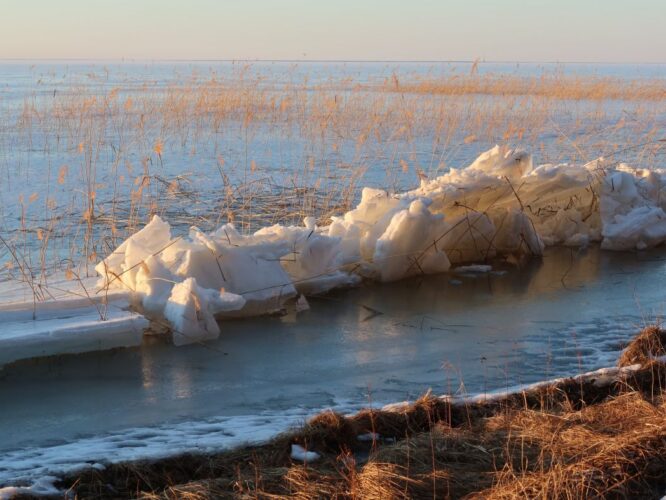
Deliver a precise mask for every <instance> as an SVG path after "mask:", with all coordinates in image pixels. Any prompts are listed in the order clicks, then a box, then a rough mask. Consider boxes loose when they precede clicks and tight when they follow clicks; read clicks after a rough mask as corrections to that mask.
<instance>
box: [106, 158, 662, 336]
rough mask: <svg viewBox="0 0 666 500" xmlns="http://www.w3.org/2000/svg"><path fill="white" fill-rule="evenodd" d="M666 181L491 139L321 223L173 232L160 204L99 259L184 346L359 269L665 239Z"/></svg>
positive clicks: (409, 267) (376, 275)
mask: <svg viewBox="0 0 666 500" xmlns="http://www.w3.org/2000/svg"><path fill="white" fill-rule="evenodd" d="M665 189H666V173H665V171H664V170H644V169H633V168H631V167H629V166H627V165H624V164H620V165H608V166H607V165H606V162H605V161H604V160H603V159H598V160H595V161H593V162H590V163H587V164H585V165H569V164H559V165H553V164H545V165H539V166H534V165H533V162H532V157H531V156H530V155H529V154H527V153H526V152H524V151H521V150H515V149H510V148H508V147H500V146H495V147H494V148H492V149H490V150H489V151H486V152H485V153H483V154H482V155H480V156H479V157H478V158H477V159H476V160H475V161H474V162H473V163H472V164H471V165H469V166H468V167H466V168H461V169H451V170H450V171H449V172H448V173H446V174H444V175H442V176H440V177H437V178H435V179H432V180H428V179H422V181H421V185H420V186H419V187H418V188H416V189H414V190H411V191H408V192H405V193H401V194H392V193H389V192H387V191H384V190H379V189H372V188H364V189H363V190H362V194H361V201H360V203H359V204H358V206H357V207H356V208H354V209H353V210H350V211H349V212H347V213H345V214H343V215H341V216H337V217H332V220H331V223H330V224H329V225H327V226H317V225H316V223H315V220H314V219H313V218H311V217H308V218H306V219H305V220H304V224H303V226H299V227H297V226H282V225H273V226H270V227H266V228H263V229H260V230H259V231H256V232H255V233H253V234H248V235H245V234H241V233H239V232H238V231H237V230H236V228H235V227H234V226H233V224H225V225H223V226H222V227H220V228H219V229H217V230H216V231H214V232H212V233H209V234H206V233H204V232H202V231H200V230H199V229H197V228H192V229H191V231H190V233H189V235H188V236H187V237H184V238H173V237H172V235H171V230H170V226H169V224H168V223H167V222H165V221H163V220H162V219H160V218H159V217H158V216H155V217H154V218H153V220H152V221H151V222H150V223H149V224H148V225H147V226H146V227H144V228H143V229H142V230H141V231H139V232H137V233H136V234H134V235H133V236H131V237H130V238H129V239H128V240H126V241H125V242H124V243H123V244H122V245H121V246H120V247H118V249H117V250H116V251H115V252H113V253H112V254H111V255H110V256H109V257H107V258H106V259H105V260H104V261H102V262H101V263H100V264H99V265H98V266H97V268H96V269H97V271H98V273H99V274H100V275H101V281H100V283H99V286H100V287H102V288H105V289H109V288H112V289H113V288H121V289H127V290H130V291H131V292H132V293H133V294H134V296H135V298H136V303H137V304H138V306H139V308H140V310H141V311H143V312H144V314H146V316H148V317H149V318H151V319H152V320H153V321H165V322H166V323H167V324H168V325H169V326H170V327H171V329H172V331H173V332H174V343H175V344H177V345H180V344H187V343H191V342H198V341H201V340H206V339H210V338H215V337H217V336H218V335H219V333H220V332H219V326H218V324H217V321H216V318H217V317H220V316H231V315H233V316H243V315H256V314H264V313H269V312H272V311H276V310H279V309H281V308H282V307H284V305H285V303H286V302H287V301H289V300H292V299H294V298H295V297H297V296H298V295H299V294H306V295H307V294H313V293H322V292H326V291H328V290H330V289H332V288H336V287H348V286H353V285H355V284H357V283H359V282H360V280H361V279H364V278H366V279H375V280H379V281H394V280H399V279H402V278H405V277H407V276H412V275H416V274H434V273H442V272H446V271H448V270H449V269H450V268H451V266H452V265H460V264H476V265H478V264H479V263H485V262H487V261H488V260H489V259H491V258H493V257H495V256H497V255H507V254H518V255H521V254H536V255H539V254H541V253H542V251H543V249H544V247H545V246H546V245H558V244H561V245H569V246H583V245H587V244H589V243H590V242H601V245H602V247H603V248H608V249H612V250H630V249H644V248H648V247H652V246H656V245H659V244H661V243H663V242H664V241H666V213H665V212H664V208H666V196H664V194H666V191H665Z"/></svg>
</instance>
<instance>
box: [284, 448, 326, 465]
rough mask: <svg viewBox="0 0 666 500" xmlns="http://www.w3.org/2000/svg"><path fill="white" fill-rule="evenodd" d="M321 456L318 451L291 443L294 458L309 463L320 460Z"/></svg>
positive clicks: (292, 457)
mask: <svg viewBox="0 0 666 500" xmlns="http://www.w3.org/2000/svg"><path fill="white" fill-rule="evenodd" d="M320 458H321V456H320V455H319V453H317V452H314V451H308V450H306V449H305V448H303V447H302V446H301V445H299V444H292V445H291V459H292V460H300V461H301V462H305V463H308V462H314V461H315V460H319V459H320Z"/></svg>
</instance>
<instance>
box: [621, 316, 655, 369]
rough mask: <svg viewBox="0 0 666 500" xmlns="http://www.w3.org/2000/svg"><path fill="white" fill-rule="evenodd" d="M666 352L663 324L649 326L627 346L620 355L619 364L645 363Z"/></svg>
mask: <svg viewBox="0 0 666 500" xmlns="http://www.w3.org/2000/svg"><path fill="white" fill-rule="evenodd" d="M665 354H666V330H663V329H662V328H661V325H654V326H649V327H647V328H645V329H644V330H643V331H641V332H640V333H639V334H638V336H637V337H636V338H634V339H633V340H632V342H631V343H630V344H629V346H627V348H626V349H625V350H624V352H623V353H622V356H621V357H620V361H619V366H629V365H633V364H635V363H639V364H645V363H647V362H648V361H650V360H651V359H653V358H655V357H658V356H663V355H665Z"/></svg>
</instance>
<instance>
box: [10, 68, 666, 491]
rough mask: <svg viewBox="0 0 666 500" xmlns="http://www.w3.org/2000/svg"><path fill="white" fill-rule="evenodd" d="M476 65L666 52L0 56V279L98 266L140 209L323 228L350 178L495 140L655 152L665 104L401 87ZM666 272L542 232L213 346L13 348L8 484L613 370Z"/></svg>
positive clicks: (433, 160) (637, 156)
mask: <svg viewBox="0 0 666 500" xmlns="http://www.w3.org/2000/svg"><path fill="white" fill-rule="evenodd" d="M477 74H478V75H481V76H482V77H483V76H485V75H505V76H507V75H508V76H509V77H516V78H518V77H520V78H523V77H525V78H537V79H538V78H539V76H540V75H542V74H546V75H549V76H548V77H549V78H551V77H552V78H553V79H554V80H553V82H555V84H556V85H557V84H558V82H559V80H558V78H559V77H560V76H562V75H563V76H566V77H571V78H573V79H574V80H569V83H568V84H567V83H566V82H565V84H566V85H569V87H567V86H566V85H565V86H564V88H567V89H569V91H570V90H571V89H572V88H574V89H575V87H576V86H577V83H576V82H577V81H578V80H575V78H580V82H583V83H584V82H585V81H587V80H586V79H587V78H593V79H594V78H597V79H601V80H600V81H602V83H603V82H606V83H605V84H608V82H609V81H610V82H611V83H610V84H608V85H610V87H606V88H605V90H604V91H605V92H610V91H609V88H610V89H611V90H612V89H613V85H615V84H616V83H617V81H624V80H632V81H633V82H639V84H640V82H653V83H651V85H653V87H652V90H653V91H654V89H657V91H659V89H660V88H662V86H663V81H664V78H665V77H666V66H664V65H613V64H605V65H604V64H597V65H595V64H569V63H567V64H529V63H520V64H518V63H481V64H480V65H478V66H477V65H476V64H473V63H469V62H432V63H372V62H364V63H314V62H313V63H299V64H296V63H291V62H256V63H244V62H235V63H233V62H224V61H214V62H196V63H190V62H173V63H122V64H121V63H99V62H98V63H95V62H76V63H74V62H25V63H24V62H0V112H1V113H2V115H3V120H2V121H1V123H0V236H1V237H2V242H1V243H0V265H1V266H2V267H0V280H1V281H2V283H3V284H6V283H12V282H18V281H21V280H23V281H25V280H26V279H27V278H26V276H29V277H30V278H29V279H30V280H34V282H31V284H34V283H37V284H41V283H46V276H50V275H51V273H56V272H60V273H63V272H69V273H71V272H72V271H77V272H78V273H79V275H80V276H81V277H85V276H86V274H88V275H89V276H92V275H93V274H94V273H93V272H92V266H94V264H95V263H97V262H99V261H100V260H101V259H102V258H103V257H105V256H107V255H108V254H109V253H110V252H111V251H112V250H113V249H114V248H116V246H117V245H118V244H119V243H120V242H121V241H122V240H123V239H124V238H125V237H127V236H128V235H129V234H131V233H133V232H134V231H136V230H137V229H138V228H140V227H142V226H143V225H144V224H145V223H146V222H147V221H148V220H150V216H152V215H155V214H157V215H160V216H161V217H163V218H164V219H165V220H168V221H169V222H170V223H171V224H172V226H173V229H174V235H183V234H185V233H186V231H187V230H188V228H189V227H190V226H191V225H197V226H198V227H200V228H201V229H202V230H203V231H210V230H212V229H215V228H217V227H219V226H220V225H221V224H223V223H225V222H233V223H234V224H236V225H237V227H238V229H239V231H241V232H242V233H243V234H248V233H249V232H250V231H254V230H255V229H257V228H258V227H261V226H266V225H270V224H273V223H277V222H279V223H284V224H299V225H300V224H301V223H302V219H303V216H306V215H314V216H316V217H319V219H320V220H319V221H318V222H321V223H323V224H327V223H328V222H329V221H330V216H331V215H336V214H337V215H339V214H341V213H344V212H345V211H346V210H348V209H350V208H351V207H352V206H354V205H355V204H356V203H357V202H358V200H359V194H360V188H361V187H363V186H370V187H377V188H381V189H386V190H388V191H391V192H394V193H400V192H404V191H405V190H409V189H413V188H415V187H416V186H418V184H419V182H420V180H422V179H424V178H425V177H428V178H430V179H433V178H435V177H437V176H439V175H441V174H443V173H446V172H449V171H451V170H452V169H453V170H455V169H457V168H459V167H463V166H465V165H467V164H469V163H470V162H471V161H472V160H473V159H474V158H476V157H477V155H478V154H479V153H481V152H483V151H485V150H487V149H489V148H491V147H492V146H493V145H494V144H496V143H499V144H508V145H511V146H515V147H519V148H525V149H527V150H529V151H531V152H532V153H533V156H534V162H535V165H536V164H541V163H554V164H556V163H560V162H573V163H576V164H578V165H581V164H583V163H586V162H588V161H591V160H594V159H595V158H597V157H599V156H603V155H606V156H607V157H608V158H609V161H610V162H611V165H613V166H614V165H616V164H618V163H619V162H621V161H628V162H631V163H632V165H634V166H636V167H644V168H647V169H650V168H655V167H662V168H663V166H664V149H663V148H662V146H663V143H662V142H660V141H659V140H660V139H661V138H663V137H664V135H665V134H666V107H665V105H664V100H663V99H662V100H659V99H652V100H650V99H647V100H644V99H642V98H627V99H625V98H617V97H606V98H601V99H597V98H594V97H593V98H589V99H588V98H575V99H574V98H567V97H566V95H565V96H556V97H553V96H552V95H551V96H546V97H544V96H541V95H537V94H534V95H532V94H529V95H509V96H507V95H504V94H503V93H502V92H495V93H493V92H489V93H487V94H483V93H477V92H472V93H467V94H465V93H464V94H462V95H457V94H455V93H454V94H451V95H445V94H441V95H440V94H437V93H428V92H426V93H419V92H418V91H414V92H409V91H408V92H402V91H400V87H399V85H400V82H409V81H416V82H418V81H431V80H433V79H435V81H437V79H438V78H442V79H445V80H446V81H447V82H448V83H449V84H450V83H452V82H456V81H457V79H458V78H459V77H460V78H466V77H468V76H469V77H470V78H472V77H474V75H477ZM604 79H608V80H604ZM386 82H388V84H387V83H386ZM571 82H573V83H574V85H573V87H572V83H571ZM613 82H615V83H613ZM394 83H395V87H396V91H394V90H393V87H392V85H393V84H394ZM560 83H561V82H560ZM387 85H388V86H387ZM620 95H624V94H620ZM662 199H663V198H662ZM521 208H522V207H521ZM320 225H322V224H320ZM294 253H295V252H294ZM665 274H666V254H664V251H663V250H654V251H649V252H638V253H623V252H616V253H613V252H602V251H600V250H599V249H598V248H597V247H596V246H594V245H593V246H591V247H590V248H589V249H587V250H580V251H579V250H578V249H569V248H561V247H553V248H548V249H546V253H545V256H544V257H543V259H537V258H533V259H529V260H526V261H524V262H522V263H521V264H520V266H515V265H508V264H495V265H494V268H493V272H491V273H488V274H464V275H458V274H452V273H450V274H440V275H432V276H425V277H418V278H410V279H407V280H402V281H398V282H395V283H391V284H371V285H367V286H362V287H359V288H353V289H351V290H341V291H335V292H333V293H330V294H327V295H323V296H317V297H311V298H309V302H310V309H309V310H308V311H304V312H300V313H296V312H293V311H292V312H290V313H289V314H287V315H284V316H267V317H257V318H251V319H243V320H227V321H224V322H223V323H222V324H221V330H222V334H221V336H220V338H219V340H217V341H211V342H206V343H205V344H195V345H189V346H183V347H179V348H175V347H174V346H172V345H169V344H167V343H166V341H163V340H160V339H157V338H150V339H146V340H144V343H143V345H141V346H140V347H136V348H126V349H116V350H110V351H103V352H92V353H87V354H79V355H66V356H57V357H50V358H36V359H28V360H24V361H20V362H16V363H13V364H10V365H7V366H4V367H2V368H0V401H2V406H1V408H0V429H2V431H0V485H2V484H3V483H6V482H8V481H10V480H14V479H21V478H24V479H27V478H30V477H34V476H36V475H43V474H46V473H48V472H54V471H55V472H57V471H62V470H66V469H69V468H71V467H73V466H82V465H85V464H86V463H94V462H97V461H105V460H123V459H134V458H140V457H150V456H159V455H164V454H167V453H175V452H179V451H184V450H196V449H199V450H202V449H203V450H206V449H219V448H222V447H225V446H233V445H237V444H240V443H243V442H245V441H252V440H257V439H262V438H267V437H269V436H271V435H272V434H274V433H275V432H278V431H280V430H284V429H285V428H286V427H288V426H290V425H296V424H298V423H299V422H302V421H303V419H305V418H307V416H308V415H311V414H313V413H315V412H317V411H319V410H321V409H323V408H327V407H334V408H336V409H338V410H339V411H354V410H355V409H358V408H359V407H361V406H367V405H371V404H372V405H381V404H385V403H390V402H395V401H400V400H405V399H414V398H416V397H418V396H419V395H421V394H423V393H424V392H425V391H426V390H428V389H432V391H433V392H434V393H436V394H446V393H458V394H460V393H465V392H468V393H477V392H483V391H491V390H498V389H503V388H506V387H507V386H515V385H517V384H522V383H530V382H535V381H539V380H543V379H546V378H551V377H556V376H562V375H573V374H576V373H579V372H582V371H588V370H591V369H595V368H598V367H602V366H609V365H612V364H613V363H614V362H615V360H616V359H617V356H618V354H619V352H620V349H621V348H622V345H623V344H624V343H625V342H626V341H627V340H628V339H630V338H631V337H632V336H633V335H634V334H635V333H636V332H637V331H638V330H639V329H640V328H641V327H642V326H644V325H645V324H646V323H647V322H650V321H652V320H654V318H658V317H661V315H662V313H663V306H664V304H665V300H666V298H665V297H664V295H663V283H664V278H665ZM77 276H78V275H77ZM25 288H26V287H25V286H24V287H23V289H25ZM3 290H5V291H6V290H10V295H11V290H12V289H11V286H9V287H7V286H5V287H4V288H3ZM4 298H6V297H4ZM10 298H11V297H10ZM30 298H32V297H30ZM116 313H117V314H118V315H119V316H122V317H121V318H120V319H122V318H124V317H125V316H123V315H124V314H125V311H122V312H118V311H116ZM93 316H95V314H93ZM74 319H75V320H76V318H74ZM89 319H90V318H89ZM125 319H126V318H125ZM21 321H23V320H21ZM2 326H3V325H0V328H1V327H2ZM5 326H6V325H5ZM49 333H51V332H48V331H47V332H46V334H49ZM11 334H12V333H11V332H10V333H9V336H11ZM140 334H141V332H139V333H138V335H139V336H140ZM93 342H94V339H93ZM116 345H117V344H116ZM99 347H104V346H101V345H100V346H99ZM5 358H6V359H14V358H12V356H11V355H7V356H5Z"/></svg>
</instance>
